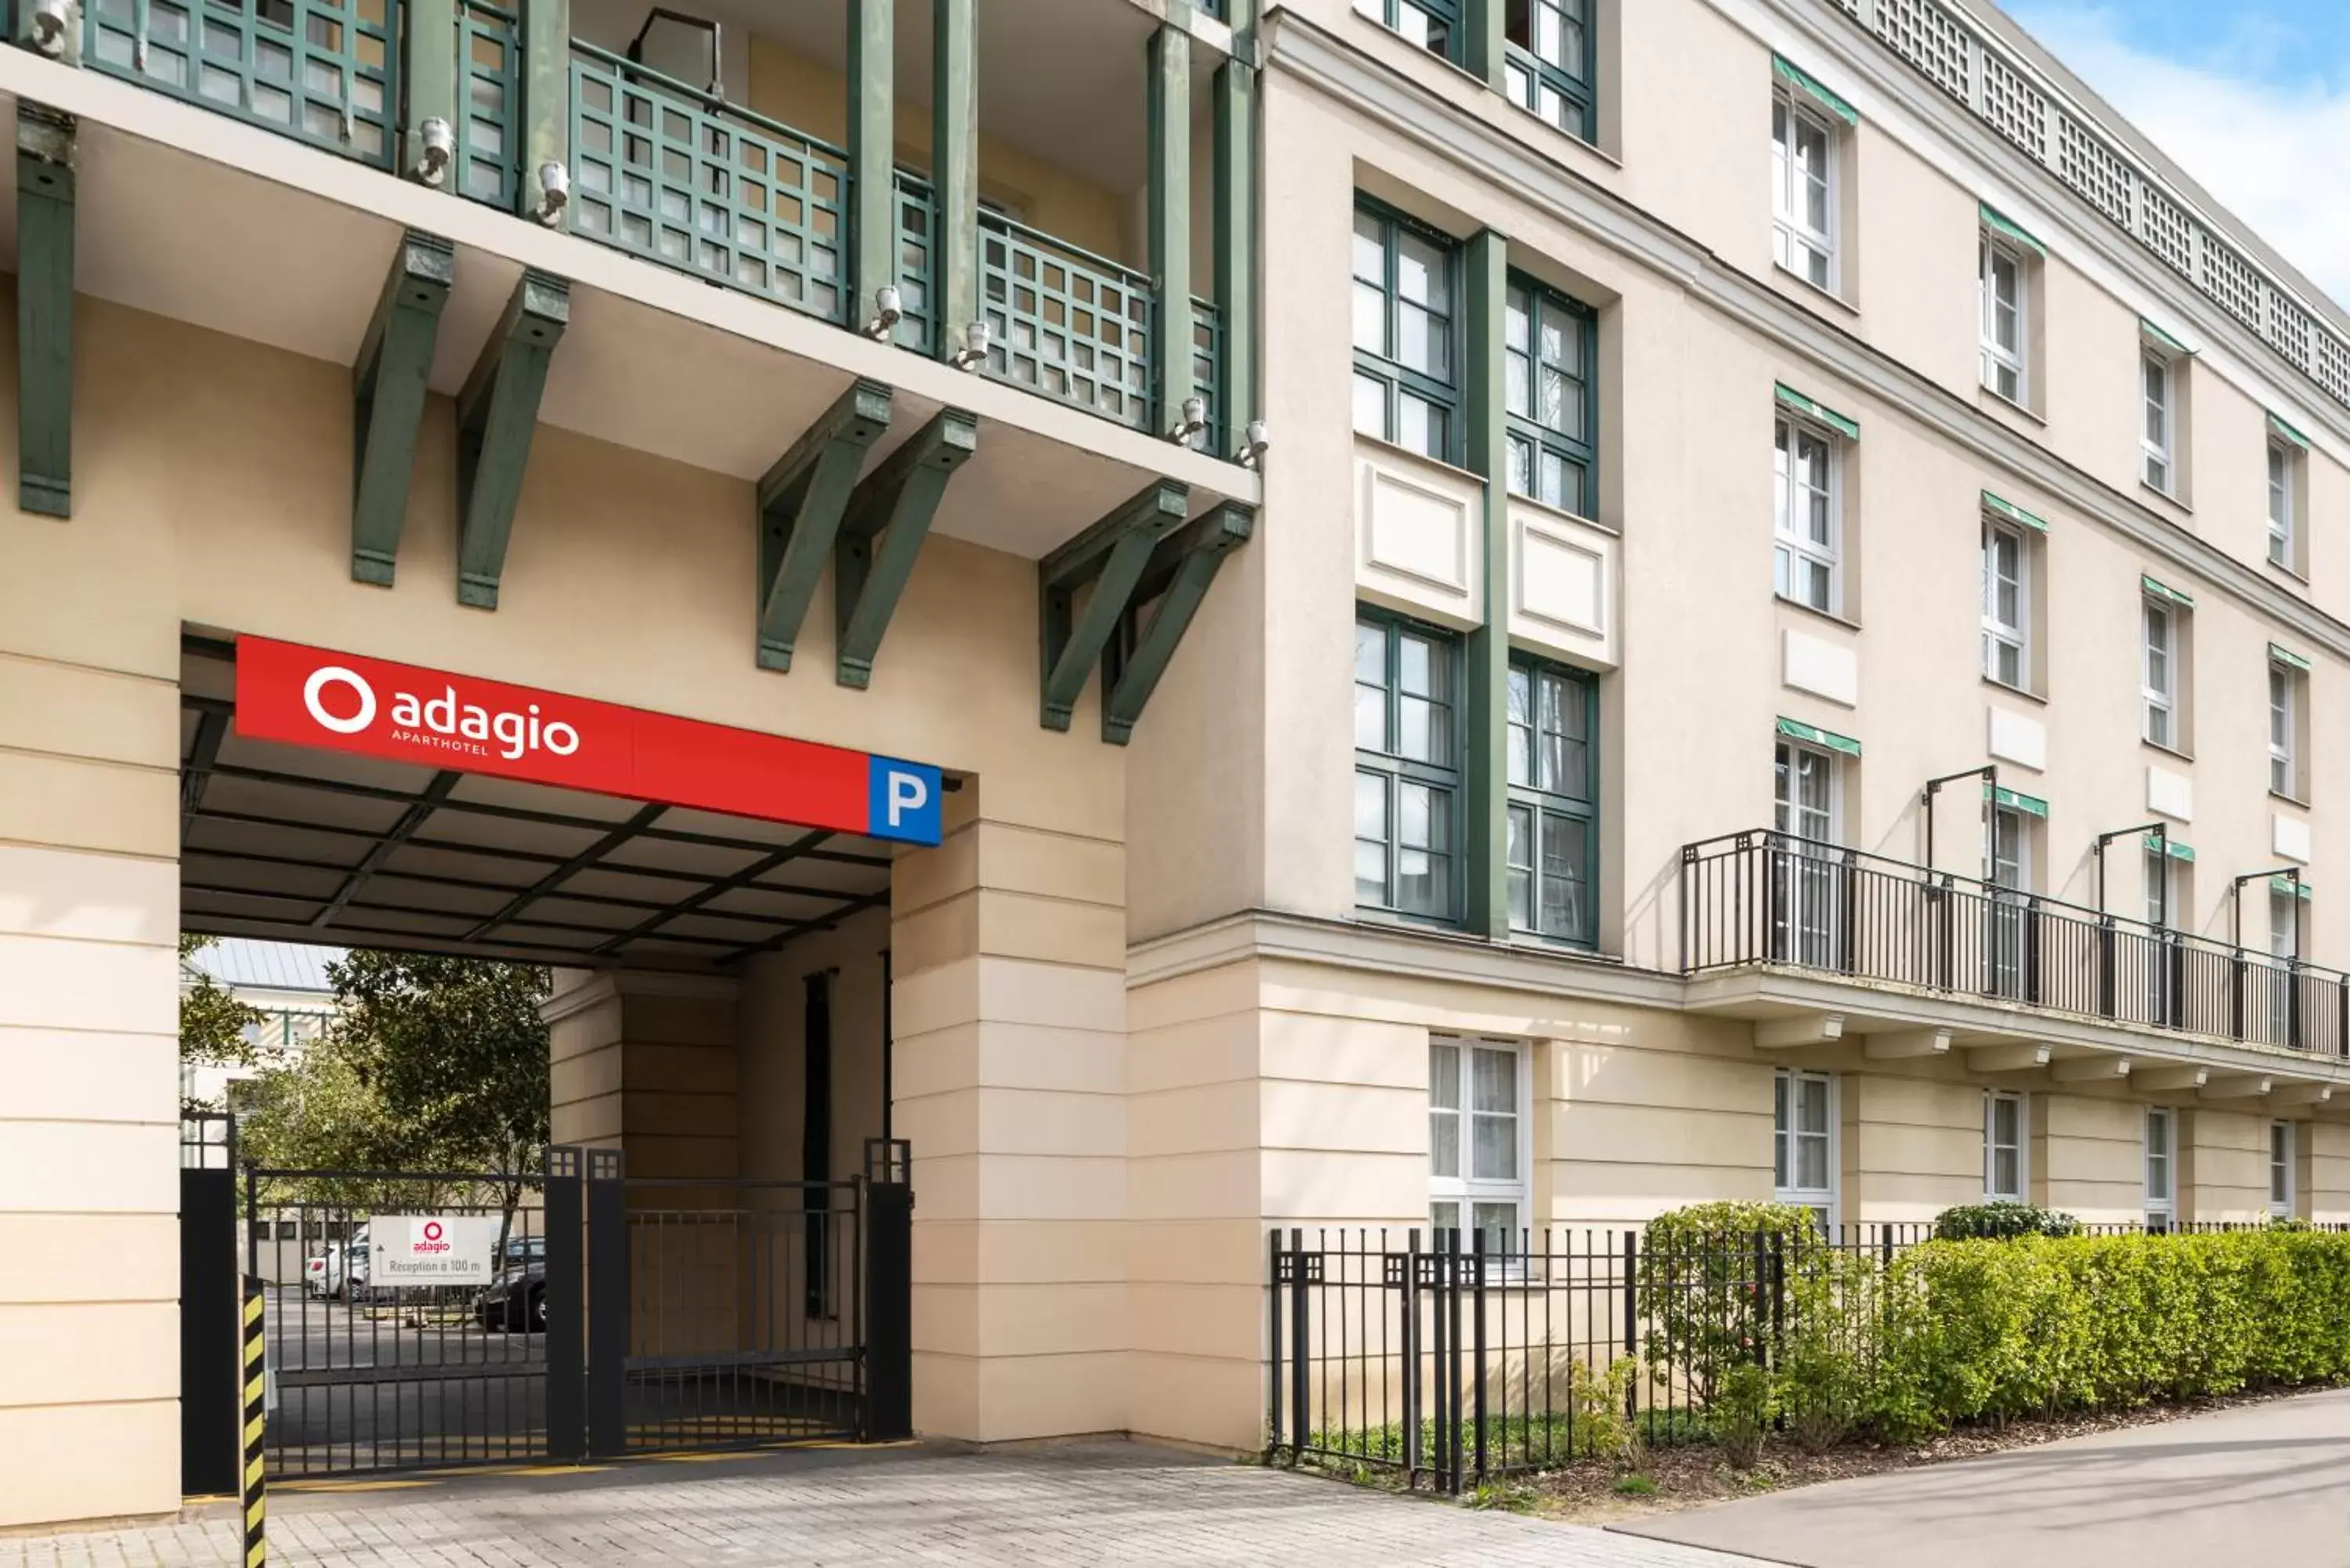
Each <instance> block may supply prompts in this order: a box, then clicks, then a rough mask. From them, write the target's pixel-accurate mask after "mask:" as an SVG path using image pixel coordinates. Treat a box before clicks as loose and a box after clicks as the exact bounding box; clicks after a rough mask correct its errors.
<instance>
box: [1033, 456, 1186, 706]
mask: <svg viewBox="0 0 2350 1568" xmlns="http://www.w3.org/2000/svg"><path fill="white" fill-rule="evenodd" d="M1190 508H1191V486H1190V485H1187V484H1183V483H1180V482H1178V481H1176V480H1172V479H1154V480H1152V481H1151V482H1150V483H1149V484H1146V485H1144V486H1143V487H1142V489H1141V490H1140V491H1139V492H1138V493H1136V494H1135V496H1134V498H1133V499H1132V500H1130V501H1128V502H1127V503H1126V504H1124V505H1122V506H1120V507H1118V510H1116V511H1115V512H1112V513H1111V514H1109V515H1108V516H1107V517H1104V518H1103V519H1102V520H1101V521H1100V522H1098V523H1096V524H1094V525H1093V526H1092V527H1090V528H1087V530H1086V531H1085V532H1084V533H1082V534H1080V535H1077V536H1076V538H1074V539H1072V540H1070V541H1069V542H1068V543H1067V544H1066V545H1062V546H1061V547H1060V548H1059V549H1056V550H1055V551H1054V552H1053V553H1052V554H1051V555H1049V556H1045V558H1044V559H1043V560H1042V561H1040V562H1038V563H1037V564H1036V588H1037V601H1038V602H1037V610H1038V620H1039V639H1038V640H1039V642H1040V643H1041V645H1042V646H1041V649H1040V651H1041V653H1042V655H1043V659H1044V706H1043V713H1042V715H1041V722H1042V723H1043V724H1044V726H1045V728H1046V729H1048V730H1066V729H1067V728H1068V727H1069V721H1070V719H1071V718H1072V717H1073V715H1074V714H1075V712H1076V705H1077V693H1078V692H1080V691H1084V690H1085V688H1086V677H1087V676H1088V675H1090V674H1092V673H1093V668H1094V663H1095V661H1096V660H1097V659H1099V658H1100V657H1101V653H1102V649H1103V648H1104V647H1106V646H1107V644H1108V642H1109V639H1110V634H1111V633H1112V632H1114V631H1116V630H1117V629H1118V622H1119V620H1120V619H1122V618H1124V617H1125V615H1126V607H1127V606H1128V603H1130V602H1131V601H1132V599H1133V597H1134V588H1135V585H1136V584H1137V583H1139V582H1140V581H1141V580H1142V574H1143V571H1144V569H1145V568H1146V567H1148V566H1149V565H1150V557H1151V554H1152V552H1154V551H1155V550H1157V549H1158V548H1159V541H1160V540H1161V539H1164V538H1165V537H1166V536H1167V535H1169V534H1170V533H1172V532H1173V531H1174V530H1175V529H1177V528H1179V527H1180V526H1181V525H1182V523H1183V514H1185V513H1186V512H1187V511H1189V510H1190ZM1087 583H1091V584H1092V585H1093V592H1092V594H1090V595H1089V596H1088V597H1087V599H1086V607H1085V610H1084V613H1083V614H1079V613H1078V612H1077V609H1076V598H1077V590H1078V589H1079V588H1081V587H1085V586H1086V585H1087Z"/></svg>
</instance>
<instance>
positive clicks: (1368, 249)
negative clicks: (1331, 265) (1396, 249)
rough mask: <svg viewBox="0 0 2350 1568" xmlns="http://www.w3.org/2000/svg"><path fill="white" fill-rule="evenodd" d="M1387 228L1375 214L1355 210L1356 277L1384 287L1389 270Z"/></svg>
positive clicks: (1359, 209)
mask: <svg viewBox="0 0 2350 1568" xmlns="http://www.w3.org/2000/svg"><path fill="white" fill-rule="evenodd" d="M1386 228H1387V225H1386V224H1385V223H1381V222H1380V221H1379V220H1378V218H1377V217H1376V216H1374V215H1373V214H1371V213H1366V212H1364V211H1363V210H1362V209H1361V208H1359V207H1357V209H1356V210H1355V276H1356V277H1357V278H1358V279H1360V280H1362V281H1364V282H1366V283H1373V284H1378V285H1379V286H1382V287H1384V286H1386V284H1387V270H1388V268H1387V239H1386V232H1385V231H1386Z"/></svg>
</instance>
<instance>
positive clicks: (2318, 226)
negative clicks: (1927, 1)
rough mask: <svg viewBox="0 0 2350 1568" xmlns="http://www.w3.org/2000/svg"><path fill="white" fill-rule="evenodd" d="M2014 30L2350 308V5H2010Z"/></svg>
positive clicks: (2311, 1)
mask: <svg viewBox="0 0 2350 1568" xmlns="http://www.w3.org/2000/svg"><path fill="white" fill-rule="evenodd" d="M2004 5H2005V9H2006V10H2007V12H2008V14H2009V15H2010V16H2013V17H2014V18H2015V19H2016V20H2017V21H2018V22H2020V23H2022V25H2023V26H2025V27H2026V28H2028V29H2029V30H2030V31H2031V32H2032V34H2033V36H2035V37H2037V38H2038V39H2039V40H2040V41H2041V42H2042V43H2043V44H2044V45H2046V46H2047V47H2048V48H2049V49H2050V50H2051V51H2053V52H2054V54H2055V56H2056V57H2057V58H2059V59H2061V60H2063V61H2064V63H2065V64H2066V65H2067V66H2069V67H2072V69H2073V71H2074V74H2076V75H2077V76H2079V77H2080V78H2082V79H2083V80H2085V81H2086V82H2087V83H2088V84H2089V85H2090V86H2091V87H2094V88H2096V89H2097V91H2098V92H2099V93H2100V94H2102V95H2103V96H2104V97H2105V98H2106V100H2107V101H2108V102H2110V103H2112V104H2113V105H2114V107H2115V108H2116V109H2119V110H2120V111H2121V112H2122V113H2123V114H2124V115H2126V116H2127V117H2128V119H2130V121H2131V122H2132V123H2133V124H2135V125H2136V126H2137V128H2138V129H2139V130H2141V131H2144V132H2145V133H2146V134H2147V136H2148V137H2150V138H2152V139H2153V140H2154V141H2155V143H2156V144H2157V145H2158V146H2159V147H2161V148H2162V149H2163V151H2166V152H2168V153H2169V154H2170V156H2171V157H2172V158H2173V159H2174V160H2176V161H2178V164H2179V165H2180V167H2182V168H2184V169H2185V170H2187V171H2188V172H2189V173H2190V174H2192V175H2194V176H2195V178H2196V179H2197V180H2199V181H2200V182H2202V183H2203V185H2204V186H2205V188H2207V189H2208V190H2210V192H2211V193H2212V194H2213V195H2214V196H2217V197H2218V198H2219V199H2220V201H2221V202H2224V203H2226V205H2227V206H2228V207H2229V209H2230V211H2232V212H2233V213H2235V214H2236V215H2237V216H2238V217H2240V218H2241V219H2243V220H2244V221H2245V222H2246V223H2250V224H2251V226H2252V228H2253V230H2254V231H2255V232H2257V233H2258V234H2260V235H2261V237H2262V238H2263V239H2265V240H2267V241H2268V242H2269V244H2272V245H2273V246H2275V247H2276V249H2277V250H2279V251H2281V252H2282V253H2283V254H2284V255H2285V257H2286V258H2287V259H2288V260H2290V261H2292V262H2293V264H2294V265H2296V266H2298V267H2300V268H2301V270H2302V271H2303V272H2304V273H2306V274H2308V275H2309V276H2310V277H2311V278H2313V279H2314V281H2315V282H2316V283H2317V284H2318V285H2319V286H2321V287H2323V288H2324V289H2325V290H2326V291H2327V292H2328V293H2329V294H2331V295H2332V296H2334V300H2335V301H2336V302H2338V303H2343V304H2345V305H2350V202H2345V200H2344V199H2343V196H2342V192H2345V191H2350V0H2232V3H2231V0H2004Z"/></svg>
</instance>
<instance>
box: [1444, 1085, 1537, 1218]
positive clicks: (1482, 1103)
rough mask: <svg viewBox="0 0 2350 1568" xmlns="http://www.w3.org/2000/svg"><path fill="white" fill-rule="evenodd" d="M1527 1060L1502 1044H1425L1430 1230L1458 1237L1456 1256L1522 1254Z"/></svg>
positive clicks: (1526, 1212)
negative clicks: (1481, 1249)
mask: <svg viewBox="0 0 2350 1568" xmlns="http://www.w3.org/2000/svg"><path fill="white" fill-rule="evenodd" d="M1527 1077H1528V1075H1527V1063H1526V1055H1525V1053H1524V1052H1523V1051H1522V1050H1520V1049H1519V1048H1518V1047H1517V1046H1515V1045H1513V1044H1508V1043H1507V1042H1497V1041H1491V1040H1431V1041H1430V1042H1429V1045H1428V1171H1429V1187H1428V1192H1429V1201H1428V1219H1429V1223H1430V1225H1432V1226H1433V1227H1434V1228H1435V1229H1436V1230H1438V1231H1454V1230H1458V1231H1461V1232H1462V1235H1461V1250H1462V1251H1469V1250H1471V1249H1472V1248H1473V1247H1474V1246H1475V1245H1476V1241H1475V1238H1476V1237H1477V1236H1482V1237H1484V1238H1485V1247H1486V1250H1487V1251H1493V1252H1506V1251H1521V1250H1523V1232H1524V1231H1525V1228H1526V1226H1527V1223H1528V1215H1529V1212H1530V1209H1529V1205H1528V1203H1527V1199H1526V1193H1527V1182H1526V1166H1527V1164H1528V1155H1527V1147H1528V1146H1527V1142H1526V1132H1527V1117H1526V1102H1527V1099H1528V1097H1529V1095H1528V1081H1527Z"/></svg>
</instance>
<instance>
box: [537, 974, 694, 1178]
mask: <svg viewBox="0 0 2350 1568" xmlns="http://www.w3.org/2000/svg"><path fill="white" fill-rule="evenodd" d="M737 990H738V988H737V986H736V984H735V982H734V981H731V980H713V979H708V978H705V977H702V976H698V975H676V974H663V973H660V972H658V971H650V970H612V971H601V972H597V971H587V970H558V971H556V985H555V994H554V995H553V996H551V997H549V998H548V999H547V1001H546V1004H545V1006H544V1007H543V1008H542V1009H541V1012H543V1014H544V1015H545V1017H546V1022H547V1049H548V1052H549V1054H550V1055H551V1057H552V1071H551V1073H550V1075H549V1085H550V1088H549V1100H550V1116H549V1125H550V1128H551V1133H552V1137H553V1141H555V1142H556V1143H577V1144H587V1145H590V1146H593V1147H598V1148H618V1149H621V1150H623V1151H624V1152H625V1154H626V1155H627V1158H628V1165H627V1169H628V1173H629V1175H630V1176H633V1177H652V1176H673V1177H688V1178H704V1177H729V1176H734V1175H737V1174H739V1170H738V1160H737V1149H738V1136H737V1135H738V1124H737V1111H736V1104H735V1085H736V1075H737V1054H736V1050H735V1011H736V998H737ZM661 1206H662V1207H671V1208H674V1207H679V1205H678V1204H676V1203H674V1202H671V1201H670V1200H669V1199H662V1200H661Z"/></svg>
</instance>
